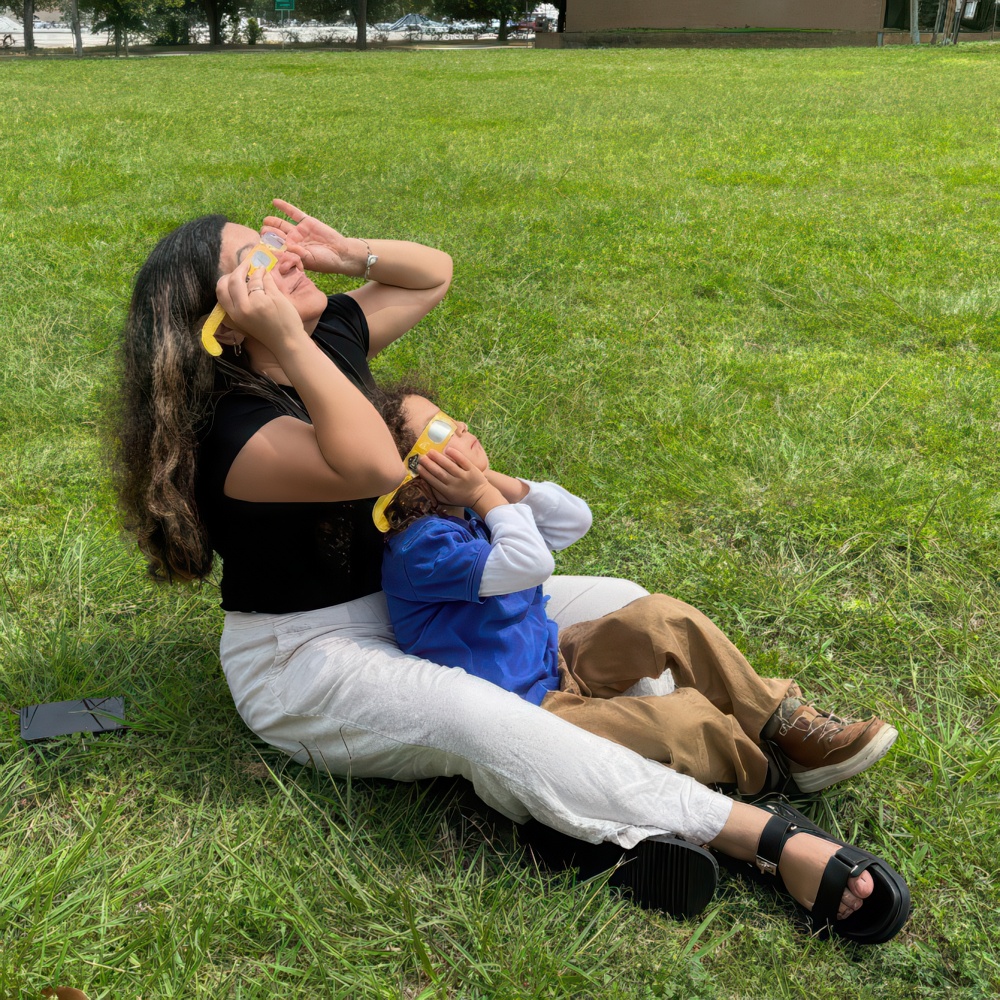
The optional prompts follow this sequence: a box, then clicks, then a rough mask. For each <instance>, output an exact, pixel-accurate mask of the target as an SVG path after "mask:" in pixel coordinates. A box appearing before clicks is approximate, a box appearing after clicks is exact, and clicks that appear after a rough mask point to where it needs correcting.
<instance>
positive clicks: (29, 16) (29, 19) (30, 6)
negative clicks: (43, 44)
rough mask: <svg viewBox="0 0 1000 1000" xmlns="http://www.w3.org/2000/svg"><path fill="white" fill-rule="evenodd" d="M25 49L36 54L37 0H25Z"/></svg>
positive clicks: (30, 54) (30, 53)
mask: <svg viewBox="0 0 1000 1000" xmlns="http://www.w3.org/2000/svg"><path fill="white" fill-rule="evenodd" d="M24 51H25V52H27V53H28V55H29V56H33V55H34V54H35V0H24Z"/></svg>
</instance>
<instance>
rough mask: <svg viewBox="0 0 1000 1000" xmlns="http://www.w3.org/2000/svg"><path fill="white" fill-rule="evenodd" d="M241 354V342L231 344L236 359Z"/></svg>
mask: <svg viewBox="0 0 1000 1000" xmlns="http://www.w3.org/2000/svg"><path fill="white" fill-rule="evenodd" d="M242 353H243V341H242V340H238V341H237V342H236V343H235V344H233V354H235V355H236V357H239V356H240V355H241V354H242Z"/></svg>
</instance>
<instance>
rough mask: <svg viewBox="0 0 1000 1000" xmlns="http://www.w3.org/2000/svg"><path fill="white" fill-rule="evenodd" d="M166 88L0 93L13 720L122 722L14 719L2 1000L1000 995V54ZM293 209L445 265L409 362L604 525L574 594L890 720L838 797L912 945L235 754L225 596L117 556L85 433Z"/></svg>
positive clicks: (2, 533) (0, 522) (1, 640)
mask: <svg viewBox="0 0 1000 1000" xmlns="http://www.w3.org/2000/svg"><path fill="white" fill-rule="evenodd" d="M177 63H178V60H175V59H143V60H129V62H128V63H125V62H124V61H121V62H118V63H115V62H114V61H112V60H81V61H79V62H71V61H68V60H67V61H46V62H44V63H43V64H38V65H31V64H29V63H28V60H23V61H15V62H12V63H11V64H10V65H8V66H6V67H5V73H6V77H5V93H4V129H3V130H2V131H0V155H2V156H3V157H4V158H5V161H9V162H15V161H16V162H17V163H18V164H19V170H18V171H16V172H13V171H8V172H7V173H6V174H4V175H3V176H2V177H0V208H2V211H0V238H3V239H5V240H6V243H7V245H10V246H16V247H17V255H16V256H17V261H16V265H12V266H10V267H9V268H8V269H7V270H6V272H5V275H4V288H3V295H2V296H0V452H2V454H3V462H2V465H0V704H3V705H4V706H6V707H7V708H9V709H14V708H16V707H18V706H22V705H26V704H31V703H34V702H38V701H56V700H61V699H64V698H73V697H78V696H80V695H83V694H102V693H104V694H119V693H123V694H125V696H126V698H127V704H128V713H129V718H130V724H131V727H132V728H131V731H130V732H129V733H128V734H127V735H126V736H125V737H123V738H120V739H114V740H107V741H105V740H97V741H92V740H88V741H84V740H77V739H65V740H59V741H56V742H55V743H53V744H51V745H48V746H45V747H43V748H39V749H38V750H32V749H30V748H28V747H26V746H25V745H24V744H22V743H21V742H20V741H19V739H18V737H17V720H16V718H15V717H14V716H13V715H12V714H7V715H6V716H5V718H6V720H7V721H6V726H5V727H0V816H2V818H3V823H2V824H0V870H2V871H3V873H4V874H3V878H2V879H0V995H2V996H7V995H11V996H17V995H24V996H37V995H39V992H40V990H41V988H43V987H45V986H49V985H53V986H60V985H66V986H77V987H79V988H81V989H85V990H86V992H87V993H88V994H89V995H90V996H92V997H99V996H106V997H123V998H126V997H128V998H131V997H139V996H142V997H146V998H148V1000H160V998H167V997H184V998H188V997H205V998H213V1000H214V998H216V997H228V996H232V997H240V998H243V1000H264V998H266V1000H277V998H283V997H288V998H292V997H304V996H317V997H343V998H351V1000H355V998H364V1000H367V998H369V997H371V998H382V997H410V998H416V997H420V996H422V997H427V998H429V997H439V996H452V997H462V998H465V997H469V998H475V997H484V998H487V997H488V998H491V1000H492V998H528V997H530V998H534V997H538V998H542V997H594V998H600V1000H618V998H629V1000H654V998H655V1000H660V998H665V997H671V998H688V997H695V998H706V1000H707V998H719V997H730V998H740V1000H749V998H754V1000H757V998H767V1000H770V998H777V997H789V998H792V997H802V996H809V997H813V998H815V1000H845V998H847V997H850V998H852V1000H854V998H860V1000H913V998H917V1000H929V998H945V997H947V998H949V1000H952V998H959V1000H979V998H982V997H991V996H996V995H997V994H998V992H1000V951H998V946H997V940H996V917H995V914H996V913H997V912H998V910H1000V869H998V860H997V855H996V849H995V845H996V843H997V842H998V837H1000V828H998V820H997V809H996V789H997V788H998V787H1000V728H998V727H1000V719H998V715H997V704H998V701H1000V685H998V681H997V671H996V663H997V662H998V660H1000V627H998V623H1000V588H998V575H997V566H998V565H1000V530H998V525H1000V500H998V497H1000V459H998V455H997V448H996V435H997V424H998V416H997V399H998V398H1000V365H998V360H1000V359H998V351H1000V259H998V256H997V254H996V247H997V245H998V243H1000V191H998V189H997V185H996V183H995V178H996V177H997V176H998V174H1000V152H998V150H1000V144H998V142H997V138H998V135H997V122H998V121H1000V91H998V90H997V88H996V87H995V85H994V81H995V79H996V76H997V72H998V68H1000V66H998V63H1000V49H998V48H996V47H991V46H989V45H978V44H966V45H961V46H957V47H953V48H941V49H931V48H927V47H922V48H921V49H918V50H914V49H904V48H902V47H900V48H898V49H895V48H894V49H883V50H875V49H840V50H812V51H806V50H802V51H794V50H780V51H728V52H727V51H681V50H674V51H640V50H637V51H614V52H598V51H589V52H544V51H527V50H517V51H500V52H490V51H461V52H458V51H448V52H437V51H433V52H432V51H429V52H419V53H406V54H403V53H370V54H367V55H360V54H356V53H352V52H333V53H326V52H324V53H295V54H289V53H284V54H282V53H254V54H236V53H234V54H225V55H215V54H213V55H207V56H204V57H199V58H197V59H194V58H192V59H185V60H183V63H184V66H183V73H181V72H179V70H178V65H177ZM248 94H252V95H254V99H253V100H248V99H247V95H248ZM969 94H974V95H976V100H975V101H969V100H965V99H963V97H964V95H969ZM915 151H917V152H915ZM918 153H919V155H917V154H918ZM276 195H280V196H283V197H287V198H289V199H290V200H291V201H293V202H297V203H298V204H301V205H303V206H304V207H306V208H308V209H309V210H311V211H313V212H315V213H316V214H317V215H319V216H321V217H323V218H326V219H328V220H329V221H330V222H331V223H332V224H334V225H336V226H337V227H338V228H339V229H341V230H342V231H343V232H345V233H347V234H349V235H355V234H356V235H362V236H366V237H372V236H375V237H381V236H386V237H396V238H403V239H416V240H421V241H425V242H428V243H431V244H434V245H438V246H442V247H443V248H444V249H446V250H447V251H449V252H450V253H451V254H452V255H453V256H454V258H455V262H456V271H455V280H454V283H453V287H452V290H451V292H450V293H449V296H448V297H447V299H446V300H445V302H444V303H443V304H442V305H441V307H439V309H437V310H435V312H434V313H433V314H432V315H431V316H430V317H428V318H427V319H426V320H425V321H424V322H423V323H422V324H421V325H420V327H419V328H418V329H417V330H416V331H414V332H413V333H412V334H410V335H408V336H407V337H405V338H403V339H402V340H401V341H400V342H399V343H398V344H396V345H394V346H393V347H392V348H390V349H389V350H388V351H386V352H385V354H384V355H383V356H382V357H380V358H379V359H378V362H377V366H376V367H377V373H378V374H379V375H381V376H392V375H398V374H401V373H403V372H405V371H408V370H411V369H417V370H422V371H424V372H426V373H427V374H428V376H429V377H430V378H431V379H432V380H433V383H434V384H435V385H436V386H437V388H438V392H439V395H440V397H441V402H442V404H443V405H445V406H446V408H448V409H450V410H452V411H453V412H454V413H456V414H460V415H462V416H463V417H466V418H468V419H469V420H470V422H471V423H472V424H473V425H474V427H475V428H476V431H477V433H478V434H479V435H480V436H481V437H482V438H483V440H484V442H485V443H486V444H487V445H489V446H491V447H490V450H491V458H492V460H493V462H494V464H495V465H496V467H498V468H501V469H510V470H513V471H517V472H519V473H521V474H523V475H526V476H529V477H531V478H536V479H544V478H552V479H556V480H557V481H559V482H562V483H564V484H565V485H566V486H567V487H568V488H569V489H572V490H573V491H574V492H576V493H579V494H581V495H582V496H585V497H586V498H588V500H590V502H591V504H592V507H593V509H594V513H595V525H594V529H593V531H592V532H591V534H590V536H588V538H586V539H584V540H583V541H582V542H581V543H579V544H578V545H575V546H573V547H571V548H570V549H569V550H567V551H566V552H564V553H561V554H560V555H559V557H558V560H559V562H558V565H559V570H560V572H563V573H592V574H596V573H608V574H613V575H621V576H627V577H632V578H634V579H636V580H638V581H639V582H641V583H642V584H644V585H645V586H647V587H649V588H650V589H653V590H665V591H668V592H672V593H674V594H676V595H677V596H679V597H682V598H683V599H685V600H687V601H690V602H691V603H693V604H695V605H698V606H701V607H704V608H705V609H706V610H707V611H708V612H709V613H710V614H711V615H712V616H713V617H714V618H715V619H716V620H717V621H718V622H719V624H720V625H721V626H722V627H723V628H724V629H726V630H727V631H728V632H729V633H730V634H732V635H733V636H734V637H735V638H736V639H737V641H738V642H739V644H740V645H741V647H742V648H743V649H744V650H745V651H746V652H747V653H748V655H749V656H750V657H751V659H752V660H753V662H754V663H755V664H756V665H757V666H758V668H759V669H760V670H761V671H762V672H764V673H766V674H769V675H788V674H793V675H795V676H796V677H797V678H798V679H799V681H800V683H801V684H802V685H803V686H804V687H805V688H806V689H807V690H808V692H809V693H810V694H813V695H816V696H817V698H818V699H819V700H820V701H821V702H822V703H823V704H824V705H826V706H828V707H830V708H833V709H840V710H842V711H844V712H852V711H857V712H865V711H877V712H878V713H879V714H881V715H882V716H884V717H885V718H888V719H889V720H890V721H892V723H893V724H894V725H896V726H897V727H898V728H899V729H900V733H901V735H900V740H899V743H898V744H897V747H896V748H894V750H893V751H892V753H891V754H890V756H889V757H888V758H887V759H886V760H885V761H883V762H882V763H880V764H879V765H878V766H877V767H875V768H872V769H871V770H870V771H868V772H866V773H865V774H864V775H861V776H860V777H858V778H857V779H854V780H852V781H850V782H847V783H845V784H843V785H840V786H836V787H835V788H833V789H830V790H829V791H828V792H826V793H824V794H823V795H822V796H821V797H819V798H818V799H816V800H815V801H814V802H813V803H812V804H811V805H810V807H809V808H810V810H811V814H812V815H813V816H814V817H815V818H816V819H817V820H819V821H820V822H822V823H823V824H824V825H828V826H830V827H833V828H835V829H837V830H839V831H841V832H842V833H843V834H844V835H845V836H846V837H848V838H849V839H851V840H854V841H857V842H858V843H860V844H861V845H862V846H865V847H868V848H870V849H873V850H875V851H876V852H878V853H884V854H885V855H886V856H888V857H889V858H890V859H891V860H892V862H893V864H894V865H895V866H896V867H897V868H898V869H899V870H900V871H902V872H903V874H904V875H905V876H906V878H907V879H908V880H909V883H910V886H911V889H912V890H913V897H914V914H913V918H912V920H911V922H910V924H909V925H908V927H907V928H906V930H905V931H904V933H903V934H902V935H901V936H900V937H899V938H898V939H896V940H895V941H893V942H892V943H891V944H889V945H886V946H884V947H879V948H875V949H869V950H863V949H860V948H852V947H851V946H849V945H845V944H843V943H841V942H838V941H831V942H818V941H813V940H811V939H810V938H808V937H807V936H806V935H804V934H803V933H801V932H800V931H799V930H798V929H796V927H795V926H794V925H793V923H792V922H791V921H790V920H789V919H788V915H789V908H788V906H787V905H786V904H785V903H784V902H783V901H781V900H780V899H778V898H777V897H775V896H772V895H769V894H766V893H764V892H762V891H760V890H756V889H754V888H751V887H748V886H746V885H744V884H742V883H741V882H739V881H737V880H727V881H726V882H724V884H723V886H722V889H721V892H720V894H719V897H718V899H717V901H716V902H715V903H713V905H712V908H711V909H710V911H709V912H708V913H706V914H705V920H704V921H702V922H701V923H700V924H695V923H692V922H688V923H675V922H673V921H670V920H667V919H664V918H662V917H659V916H657V915H653V914H647V913H643V912H641V911H638V910H636V909H635V908H634V907H632V906H630V905H629V904H627V903H626V902H624V901H623V900H621V899H619V898H617V897H615V896H614V895H613V894H612V893H610V892H609V891H608V890H607V889H606V888H605V887H604V886H603V885H601V884H600V883H599V882H598V883H594V884H589V885H576V884H573V883H572V881H571V880H570V879H568V878H565V877H553V876H551V875H546V874H544V873H539V872H537V871H536V870H535V869H534V868H533V867H531V865H530V864H528V863H526V862H525V861H524V860H523V859H522V858H521V856H520V854H519V853H518V850H517V846H516V841H515V835H514V832H513V830H512V827H511V825H510V824H509V823H506V822H505V821H503V820H502V819H501V818H499V817H497V816H495V815H491V814H489V813H488V812H487V811H486V810H485V809H484V808H482V807H481V806H478V805H477V804H476V803H475V802H474V800H472V799H471V798H469V797H467V796H466V795H465V793H464V792H463V791H462V790H461V789H459V788H456V787H454V786H452V785H450V784H449V783H447V782H438V783H434V784H432V785H431V786H429V787H428V786H427V785H419V786H411V785H400V784H394V783H391V782H368V781H361V780H354V781H347V780H344V779H339V778H330V777H328V776H325V775H322V774H317V773H315V772H313V771H309V770H303V769H299V768H298V767H296V766H293V765H290V764H288V763H287V762H286V761H285V760H284V759H283V758H282V756H281V755H280V754H278V753H276V752H274V751H272V750H269V749H268V748H266V747H264V746H262V745H261V744H260V743H259V742H258V741H257V740H255V739H254V738H253V736H252V735H251V734H250V733H249V732H248V731H247V730H246V728H245V727H244V725H243V723H242V722H241V720H240V719H239V717H238V716H237V714H236V711H235V709H234V707H233V704H232V701H231V698H230V696H229V693H228V690H227V688H226V685H225V680H224V678H223V676H222V674H221V671H220V669H219V664H218V658H217V648H218V635H219V630H220V628H221V613H220V611H219V609H218V606H217V604H218V592H217V589H216V581H211V582H209V583H206V584H205V585H203V586H201V587H196V588H186V587H180V588H174V589H163V588H156V587H154V586H152V585H151V584H150V583H149V582H148V581H147V580H146V579H145V577H144V573H143V567H142V565H141V561H140V560H139V559H138V558H137V556H136V554H135V552H134V550H133V548H132V547H131V545H130V544H129V543H128V542H127V540H126V539H124V538H123V537H122V536H121V533H120V531H119V528H118V525H117V519H116V514H115V508H114V502H113V498H112V496H111V493H110V489H109V486H108V477H107V473H106V470H105V465H104V463H103V459H102V445H101V441H100V432H99V426H100V423H101V419H102V417H101V412H102V409H101V405H100V403H101V399H102V397H107V396H109V395H112V394H113V387H112V385H111V374H110V372H111V367H112V359H113V356H114V350H115V345H116V342H117V336H118V331H119V329H120V327H121V323H122V319H123V316H124V311H125V308H126V304H127V300H128V295H129V289H130V283H131V280H132V277H133V275H134V273H135V270H136V268H137V266H138V264H139V262H140V261H141V260H142V259H143V258H144V256H145V255H146V253H148V251H149V250H150V249H151V248H152V246H153V245H154V243H155V241H156V239H157V238H158V237H159V236H160V235H162V234H163V233H164V232H165V231H167V230H168V229H170V228H171V227H173V226H174V225H176V224H178V223H180V222H181V221H183V220H185V219H188V218H190V217H192V216H194V215H196V214H200V213H203V212H212V211H222V212H226V213H228V214H229V215H230V216H231V217H232V218H233V219H235V220H237V221H239V222H243V223H249V224H257V223H258V222H259V220H260V219H261V217H262V216H263V215H264V214H265V213H267V212H268V210H269V204H270V199H271V198H272V197H274V196H276ZM327 287H329V288H330V289H331V290H333V289H335V288H345V287H350V283H348V282H337V281H329V282H328V285H327Z"/></svg>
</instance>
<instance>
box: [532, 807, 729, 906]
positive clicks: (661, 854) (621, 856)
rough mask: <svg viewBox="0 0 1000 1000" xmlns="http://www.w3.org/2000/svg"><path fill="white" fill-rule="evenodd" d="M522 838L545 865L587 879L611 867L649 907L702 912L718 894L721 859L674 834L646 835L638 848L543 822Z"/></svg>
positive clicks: (617, 884) (621, 884) (615, 878)
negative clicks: (596, 840) (578, 836)
mask: <svg viewBox="0 0 1000 1000" xmlns="http://www.w3.org/2000/svg"><path fill="white" fill-rule="evenodd" d="M519 836H520V839H521V842H522V843H523V844H525V846H527V847H529V848H530V849H531V852H532V854H533V855H534V857H535V859H536V860H537V861H538V862H539V863H540V864H541V865H543V866H544V867H546V868H550V869H554V870H557V871H562V870H565V869H567V868H575V869H576V870H577V873H578V875H579V877H580V878H581V879H589V878H594V877H595V876H598V875H601V874H603V873H604V872H607V871H608V870H609V869H613V870H612V871H611V874H610V876H609V877H608V885H610V886H613V887H614V888H616V889H620V890H621V891H623V892H625V893H627V894H628V895H630V896H631V898H632V901H633V902H634V903H635V904H636V905H638V906H641V907H643V908H644V909H647V910H662V911H663V912H664V913H668V914H670V916H673V917H683V918H690V917H696V916H697V915H698V914H699V913H701V911H702V910H704V909H705V907H706V906H707V905H708V904H709V902H710V901H711V899H712V897H713V896H714V895H715V889H716V886H717V885H718V882H719V865H718V862H717V861H716V859H715V856H714V855H713V854H712V853H711V852H709V851H706V850H705V849H704V848H703V847H697V846H696V845H694V844H689V843H687V841H684V840H678V839H675V838H673V837H659V838H656V839H655V840H654V839H650V840H644V841H642V842H641V843H639V844H636V846H635V847H632V848H623V847H618V846H617V845H615V844H587V843H585V842H583V841H581V840H575V839H574V838H572V837H567V836H566V835H565V834H562V833H558V832H557V831H555V830H551V829H549V828H548V827H546V826H542V824H540V823H535V822H531V823H528V824H526V825H525V826H524V827H522V828H521V829H520V830H519Z"/></svg>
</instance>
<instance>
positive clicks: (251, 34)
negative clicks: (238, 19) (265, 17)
mask: <svg viewBox="0 0 1000 1000" xmlns="http://www.w3.org/2000/svg"><path fill="white" fill-rule="evenodd" d="M263 37H264V32H263V30H262V29H261V26H260V25H259V24H258V23H257V18H255V17H251V18H248V19H247V45H256V44H257V43H258V42H259V41H260V40H261V39H262V38H263Z"/></svg>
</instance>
